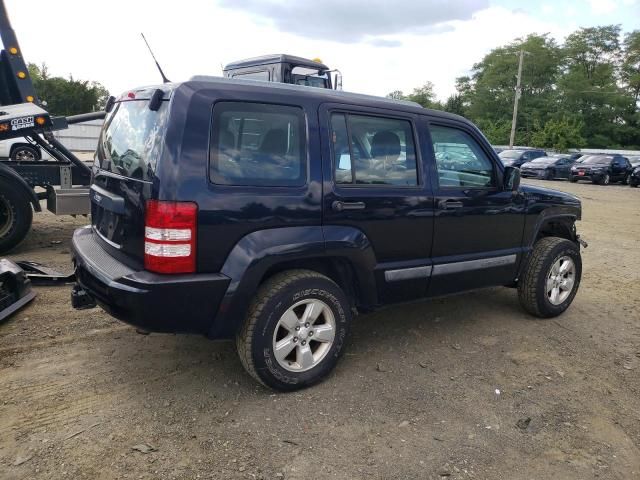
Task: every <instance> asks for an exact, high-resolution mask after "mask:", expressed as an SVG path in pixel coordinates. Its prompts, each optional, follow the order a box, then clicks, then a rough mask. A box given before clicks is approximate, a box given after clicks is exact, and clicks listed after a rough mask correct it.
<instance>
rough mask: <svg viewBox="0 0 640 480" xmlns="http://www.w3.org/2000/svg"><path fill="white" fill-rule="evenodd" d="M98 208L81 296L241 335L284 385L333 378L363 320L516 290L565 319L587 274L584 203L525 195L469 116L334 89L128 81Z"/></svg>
mask: <svg viewBox="0 0 640 480" xmlns="http://www.w3.org/2000/svg"><path fill="white" fill-rule="evenodd" d="M91 204H92V225H91V226H88V227H86V228H83V229H80V230H78V231H76V233H75V234H74V238H73V257H74V261H75V265H76V273H77V281H78V285H76V287H75V288H74V291H73V295H72V298H73V300H74V304H75V306H77V307H83V306H89V305H91V303H92V301H89V300H91V299H95V301H96V302H97V303H98V304H99V305H100V306H102V307H103V308H104V309H105V310H107V311H108V312H109V313H111V314H112V315H113V316H115V317H116V318H119V319H121V320H123V321H125V322H128V323H130V324H132V325H135V326H137V327H138V328H140V329H143V330H147V331H154V332H185V333H199V334H203V335H206V336H208V337H210V338H229V339H235V340H236V343H237V347H238V353H239V355H240V358H241V359H242V362H243V364H244V366H245V367H246V369H247V370H248V371H249V373H251V374H252V375H253V376H254V377H255V378H256V379H257V380H259V381H260V382H262V383H263V384H265V385H267V386H269V387H272V388H275V389H280V390H293V389H297V388H302V387H305V386H309V385H311V384H313V383H315V382H318V381H319V380H321V379H322V378H323V377H324V376H326V375H327V374H328V373H329V372H330V371H331V370H332V368H333V367H334V366H335V364H336V362H337V360H338V358H339V356H340V354H341V353H342V352H343V350H344V347H345V341H346V338H347V333H348V331H349V324H350V323H351V320H352V317H353V315H354V314H355V313H357V312H366V311H370V310H372V309H375V308H377V307H379V306H381V305H384V304H389V303H394V302H403V301H409V300H415V299H418V298H424V297H433V296H438V295H445V294H450V293H456V292H461V291H464V290H469V289H475V288H479V287H490V286H496V285H508V286H512V287H517V289H518V292H519V298H520V301H521V303H522V305H523V307H524V308H525V309H526V310H527V311H528V312H530V313H531V314H533V315H537V316H539V317H553V316H556V315H559V314H561V313H562V312H564V311H565V310H566V309H567V308H568V306H569V305H570V304H571V302H572V301H573V298H574V296H575V294H576V291H577V289H578V285H579V283H580V277H581V269H582V266H581V258H580V249H579V243H580V239H579V237H578V235H577V234H576V228H575V223H576V221H577V220H579V219H580V216H581V206H580V201H579V200H578V199H577V198H575V197H573V196H571V195H568V194H565V193H561V192H557V191H553V190H547V189H543V188H540V187H533V186H520V176H519V170H518V169H517V168H512V167H505V166H504V165H503V164H502V162H501V161H500V160H499V158H498V157H497V155H496V154H495V152H494V151H493V149H492V148H491V145H489V143H488V142H487V140H486V139H485V138H484V136H483V135H482V134H481V133H480V131H479V130H478V129H477V128H476V127H475V126H474V125H472V124H471V123H470V122H469V121H467V120H465V119H463V118H461V117H458V116H455V115H451V114H447V113H443V112H436V111H431V110H426V109H424V108H422V107H420V106H419V105H417V104H413V103H407V102H401V101H393V100H388V99H383V98H377V97H369V96H364V95H356V94H348V93H344V92H336V91H331V90H323V89H315V88H308V87H300V86H292V85H278V84H269V83H266V82H258V81H238V80H229V79H214V78H195V79H193V80H191V81H187V82H184V83H180V84H166V85H163V86H160V87H153V88H145V89H140V90H132V91H130V92H127V93H125V94H124V95H123V96H122V97H121V98H120V99H119V100H118V101H117V102H116V103H115V105H113V107H112V108H111V111H110V112H109V113H108V116H107V119H106V121H105V124H104V127H103V131H102V134H101V138H100V141H99V145H98V149H97V153H96V157H95V164H94V167H93V183H92V186H91Z"/></svg>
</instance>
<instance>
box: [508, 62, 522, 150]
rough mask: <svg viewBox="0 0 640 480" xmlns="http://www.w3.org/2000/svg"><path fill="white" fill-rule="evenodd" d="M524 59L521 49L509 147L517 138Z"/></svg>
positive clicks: (511, 146)
mask: <svg viewBox="0 0 640 480" xmlns="http://www.w3.org/2000/svg"><path fill="white" fill-rule="evenodd" d="M523 60H524V50H520V61H519V62H518V80H517V81H516V96H515V98H514V99H513V119H512V120H511V138H510V139H509V148H513V144H514V142H515V140H516V122H517V120H518V100H520V95H522V89H521V88H520V82H521V81H522V62H523Z"/></svg>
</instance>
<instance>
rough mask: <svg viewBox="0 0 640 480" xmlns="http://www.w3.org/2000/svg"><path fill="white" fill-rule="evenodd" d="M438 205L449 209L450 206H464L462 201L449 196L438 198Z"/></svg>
mask: <svg viewBox="0 0 640 480" xmlns="http://www.w3.org/2000/svg"><path fill="white" fill-rule="evenodd" d="M438 206H439V207H440V208H441V209H443V210H449V209H452V208H462V207H464V203H462V202H460V201H459V200H452V199H450V198H449V199H447V200H440V201H439V202H438Z"/></svg>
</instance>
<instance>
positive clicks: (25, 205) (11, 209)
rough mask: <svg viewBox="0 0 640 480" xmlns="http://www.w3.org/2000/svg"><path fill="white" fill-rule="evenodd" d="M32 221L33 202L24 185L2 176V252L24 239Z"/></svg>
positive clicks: (0, 245) (0, 250)
mask: <svg viewBox="0 0 640 480" xmlns="http://www.w3.org/2000/svg"><path fill="white" fill-rule="evenodd" d="M32 221H33V210H32V209H31V202H30V201H29V198H28V197H27V196H26V195H25V192H24V191H23V190H22V187H18V186H16V185H15V184H12V183H9V181H7V180H5V179H3V178H0V254H1V253H5V252H8V251H9V250H11V249H12V248H14V247H16V246H17V245H18V244H19V243H20V242H22V240H24V238H25V237H26V236H27V233H29V229H30V228H31V222H32Z"/></svg>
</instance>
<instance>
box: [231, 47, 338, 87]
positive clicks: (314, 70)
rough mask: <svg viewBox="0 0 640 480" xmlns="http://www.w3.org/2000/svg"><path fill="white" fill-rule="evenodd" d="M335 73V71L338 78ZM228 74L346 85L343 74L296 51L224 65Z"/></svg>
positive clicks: (232, 76) (268, 80) (298, 83)
mask: <svg viewBox="0 0 640 480" xmlns="http://www.w3.org/2000/svg"><path fill="white" fill-rule="evenodd" d="M331 73H335V74H336V75H335V77H334V79H332V78H331ZM224 76H225V77H228V78H236V79H240V80H263V81H265V82H279V83H291V84H293V85H304V86H307V87H317V88H328V89H334V90H341V89H342V76H341V74H340V72H338V71H337V70H331V69H330V68H329V67H328V66H326V65H325V64H324V63H322V62H321V61H320V59H313V60H309V59H307V58H302V57H296V56H293V55H284V54H278V55H265V56H262V57H255V58H248V59H245V60H239V61H237V62H233V63H230V64H228V65H227V66H226V67H224Z"/></svg>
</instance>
